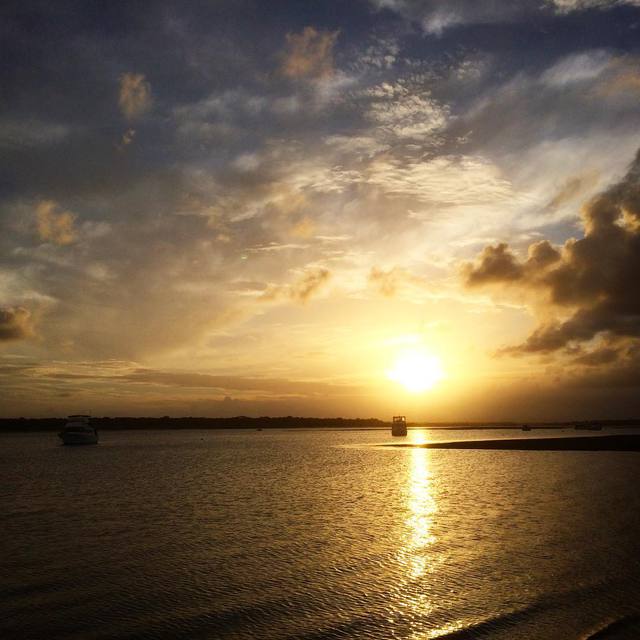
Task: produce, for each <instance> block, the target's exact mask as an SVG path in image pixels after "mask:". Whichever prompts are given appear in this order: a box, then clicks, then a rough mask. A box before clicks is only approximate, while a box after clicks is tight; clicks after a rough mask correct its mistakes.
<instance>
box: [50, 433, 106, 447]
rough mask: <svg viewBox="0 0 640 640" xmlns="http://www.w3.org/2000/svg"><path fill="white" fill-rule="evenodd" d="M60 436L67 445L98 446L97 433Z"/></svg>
mask: <svg viewBox="0 0 640 640" xmlns="http://www.w3.org/2000/svg"><path fill="white" fill-rule="evenodd" d="M59 436H60V440H62V444H66V445H72V446H73V445H83V444H98V434H97V433H96V434H90V433H60V434H59Z"/></svg>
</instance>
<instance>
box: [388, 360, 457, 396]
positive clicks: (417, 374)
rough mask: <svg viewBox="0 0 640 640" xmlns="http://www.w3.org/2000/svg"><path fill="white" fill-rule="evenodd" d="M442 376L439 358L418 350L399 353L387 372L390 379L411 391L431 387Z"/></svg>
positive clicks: (424, 389)
mask: <svg viewBox="0 0 640 640" xmlns="http://www.w3.org/2000/svg"><path fill="white" fill-rule="evenodd" d="M443 376H444V373H443V371H442V363H441V362H440V358H438V357H436V356H434V355H430V354H426V353H423V352H420V351H405V352H403V353H401V354H400V355H398V357H397V358H396V360H395V362H394V364H393V367H392V368H391V369H390V370H389V371H388V372H387V377H388V378H389V379H390V380H393V381H394V382H398V383H399V384H401V385H402V386H403V387H404V388H405V389H407V391H411V392H413V393H420V392H421V391H426V390H427V389H431V388H432V387H433V386H434V385H435V384H436V383H437V382H439V381H440V380H441V379H442V378H443Z"/></svg>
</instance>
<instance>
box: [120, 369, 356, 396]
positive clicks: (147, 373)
mask: <svg viewBox="0 0 640 640" xmlns="http://www.w3.org/2000/svg"><path fill="white" fill-rule="evenodd" d="M119 378H120V379H123V380H127V381H129V382H136V383H145V384H155V385H163V386H169V387H186V388H201V389H225V390H227V391H259V392H266V393H269V394H271V393H278V394H294V395H318V394H321V395H325V394H331V395H335V394H344V393H352V392H353V391H354V390H355V389H356V388H355V387H353V386H351V385H337V384H330V383H327V382H321V381H320V382H311V381H302V380H296V381H293V380H286V379H282V378H252V377H245V376H226V375H224V376H223V375H213V374H208V373H194V372H191V371H177V372H170V371H158V370H154V369H136V370H135V371H133V372H131V373H128V374H125V375H123V376H120V377H119Z"/></svg>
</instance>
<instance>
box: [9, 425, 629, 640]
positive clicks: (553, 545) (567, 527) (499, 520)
mask: <svg viewBox="0 0 640 640" xmlns="http://www.w3.org/2000/svg"><path fill="white" fill-rule="evenodd" d="M556 433H557V432H556ZM543 434H544V432H541V431H537V430H536V431H534V432H532V433H531V435H532V436H534V437H537V436H540V435H543ZM558 435H562V433H558ZM565 435H575V432H573V431H567V432H565ZM500 436H503V437H509V436H519V437H526V436H525V435H524V434H522V433H521V432H511V431H491V430H487V431H485V432H484V433H474V434H473V437H484V438H491V437H500ZM469 437H470V434H469V433H468V432H463V431H455V432H446V433H444V434H443V433H436V434H434V433H433V432H427V431H424V432H415V431H414V432H410V436H409V438H410V439H413V440H421V439H422V440H424V439H429V438H432V439H434V438H438V439H453V438H462V439H467V438H469ZM385 441H387V442H389V441H391V438H390V437H389V436H387V434H386V433H381V432H371V431H369V432H366V431H364V432H363V431H361V432H336V431H332V432H317V431H295V432H291V431H262V432H255V431H252V432H241V431H235V432H202V431H189V432H137V433H136V432H115V433H103V434H102V442H101V444H100V445H99V446H97V447H79V448H69V447H61V446H58V444H57V442H56V437H55V434H53V433H47V434H32V435H23V436H19V435H2V436H0V478H1V479H2V482H1V484H0V495H1V504H0V506H1V511H0V522H1V530H2V538H1V545H2V546H1V549H0V551H1V553H0V591H1V605H0V614H1V615H0V636H1V637H2V638H82V639H86V638H138V637H140V638H142V637H150V638H151V637H153V638H174V637H185V638H229V639H231V638H260V639H263V638H291V639H305V638H306V639H316V638H317V639H322V638H328V639H332V638H363V639H364V638H367V639H369V638H373V639H376V638H380V639H385V640H386V639H389V638H415V639H419V638H441V637H444V638H505V639H507V638H508V639H514V638H515V639H528V638H531V639H536V640H540V639H550V640H552V639H556V638H557V639H558V640H571V639H573V638H576V639H577V638H589V637H594V638H634V639H636V638H640V617H639V616H640V485H639V481H640V454H637V453H608V452H573V453H571V452H536V451H524V452H519V451H455V450H426V449H385V448H381V447H375V446H373V445H374V444H376V443H381V442H385ZM599 630H601V631H600V633H598V631H599Z"/></svg>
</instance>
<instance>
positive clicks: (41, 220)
mask: <svg viewBox="0 0 640 640" xmlns="http://www.w3.org/2000/svg"><path fill="white" fill-rule="evenodd" d="M36 217H37V228H38V235H39V236H40V239H41V240H44V241H46V242H53V243H54V244H58V245H67V244H71V243H72V242H75V240H76V238H77V232H76V229H75V221H76V218H77V216H76V214H75V213H73V212H71V211H66V210H63V209H62V208H61V207H60V205H58V204H57V203H56V202H54V201H53V200H42V201H40V202H39V203H38V205H37V206H36Z"/></svg>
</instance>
